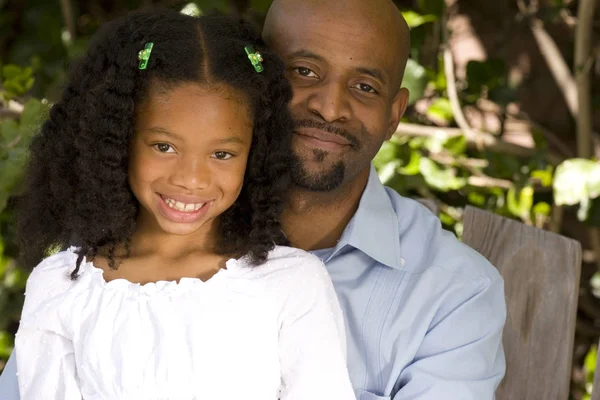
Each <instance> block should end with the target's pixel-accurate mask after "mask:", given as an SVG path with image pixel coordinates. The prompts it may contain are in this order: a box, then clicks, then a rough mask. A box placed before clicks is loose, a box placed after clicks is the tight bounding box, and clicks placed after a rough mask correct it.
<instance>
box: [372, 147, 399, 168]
mask: <svg viewBox="0 0 600 400" xmlns="http://www.w3.org/2000/svg"><path fill="white" fill-rule="evenodd" d="M396 159H398V145H397V144H396V143H394V142H390V141H386V142H383V145H382V146H381V148H380V149H379V151H378V152H377V155H376V156H375V158H374V159H373V165H374V166H375V168H377V169H379V168H382V167H383V166H385V165H386V164H387V163H389V162H390V161H394V160H396Z"/></svg>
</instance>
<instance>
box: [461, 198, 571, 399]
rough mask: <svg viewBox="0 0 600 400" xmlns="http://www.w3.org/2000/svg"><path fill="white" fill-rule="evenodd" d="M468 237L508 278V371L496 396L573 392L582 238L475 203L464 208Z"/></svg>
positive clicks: (529, 396) (467, 241) (556, 395)
mask: <svg viewBox="0 0 600 400" xmlns="http://www.w3.org/2000/svg"><path fill="white" fill-rule="evenodd" d="M463 242H464V243H465V244H467V245H469V246H470V247H472V248H473V249H475V250H477V251H478V252H479V253H481V254H482V255H483V256H484V257H486V258H487V259H488V260H489V261H490V262H491V263H492V264H493V265H495V266H496V268H498V270H499V271H500V274H501V275H502V277H503V278H504V290H505V294H506V303H507V312H508V314H507V321H506V326H505V328H504V337H503V343H504V351H505V354H506V365H507V371H506V376H505V378H504V380H503V382H502V383H501V385H500V387H499V389H498V391H497V394H496V398H497V399H498V400H509V399H511V400H513V399H557V400H566V399H568V396H569V382H570V375H571V363H572V360H571V357H572V352H573V341H574V335H575V321H576V316H577V298H578V292H579V278H580V273H581V246H580V244H579V242H577V241H575V240H573V239H569V238H566V237H563V236H560V235H557V234H554V233H552V232H548V231H544V230H541V229H537V228H534V227H531V226H527V225H525V224H522V223H520V222H518V221H513V220H511V219H508V218H504V217H501V216H498V215H496V214H492V213H490V212H487V211H483V210H480V209H477V208H474V207H467V208H466V210H465V214H464V233H463Z"/></svg>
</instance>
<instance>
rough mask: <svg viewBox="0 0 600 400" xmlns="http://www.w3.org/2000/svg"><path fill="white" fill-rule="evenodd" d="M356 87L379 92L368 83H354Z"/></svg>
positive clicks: (366, 91) (369, 91) (368, 91)
mask: <svg viewBox="0 0 600 400" xmlns="http://www.w3.org/2000/svg"><path fill="white" fill-rule="evenodd" d="M354 87H355V88H357V89H358V90H360V91H362V92H365V93H373V94H377V90H375V89H374V88H373V86H371V85H367V84H366V83H357V84H356V85H354Z"/></svg>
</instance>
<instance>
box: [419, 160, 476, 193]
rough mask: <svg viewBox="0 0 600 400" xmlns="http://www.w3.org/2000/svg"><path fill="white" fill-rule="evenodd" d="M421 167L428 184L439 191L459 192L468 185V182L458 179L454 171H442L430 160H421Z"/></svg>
mask: <svg viewBox="0 0 600 400" xmlns="http://www.w3.org/2000/svg"><path fill="white" fill-rule="evenodd" d="M419 167H420V168H419V169H420V171H421V174H422V175H423V177H424V178H425V181H426V182H427V184H428V185H430V186H431V187H433V188H435V189H437V190H440V191H443V192H447V191H449V190H458V189H460V188H462V187H464V186H465V185H466V184H467V180H466V179H464V178H459V177H457V176H456V173H455V172H454V170H452V169H442V168H440V167H439V166H438V165H437V164H436V163H435V162H434V161H433V160H431V159H429V158H426V157H423V158H421V161H420V165H419Z"/></svg>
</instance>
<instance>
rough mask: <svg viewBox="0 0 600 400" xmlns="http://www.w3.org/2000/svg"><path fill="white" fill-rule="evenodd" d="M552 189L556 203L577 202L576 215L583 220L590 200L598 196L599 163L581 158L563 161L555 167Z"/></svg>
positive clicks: (599, 193) (599, 191) (567, 203)
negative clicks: (577, 209)
mask: <svg viewBox="0 0 600 400" xmlns="http://www.w3.org/2000/svg"><path fill="white" fill-rule="evenodd" d="M553 189H554V202H555V203H556V205H559V206H560V205H575V204H579V206H580V207H579V211H578V213H577V217H578V218H579V219H580V220H582V221H583V220H585V219H586V218H587V216H588V212H589V209H590V205H591V203H590V200H591V199H594V198H596V197H598V196H600V164H599V163H598V162H596V161H593V160H586V159H583V158H574V159H570V160H566V161H564V162H563V163H562V164H560V165H559V166H558V167H556V172H555V174H554V184H553Z"/></svg>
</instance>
